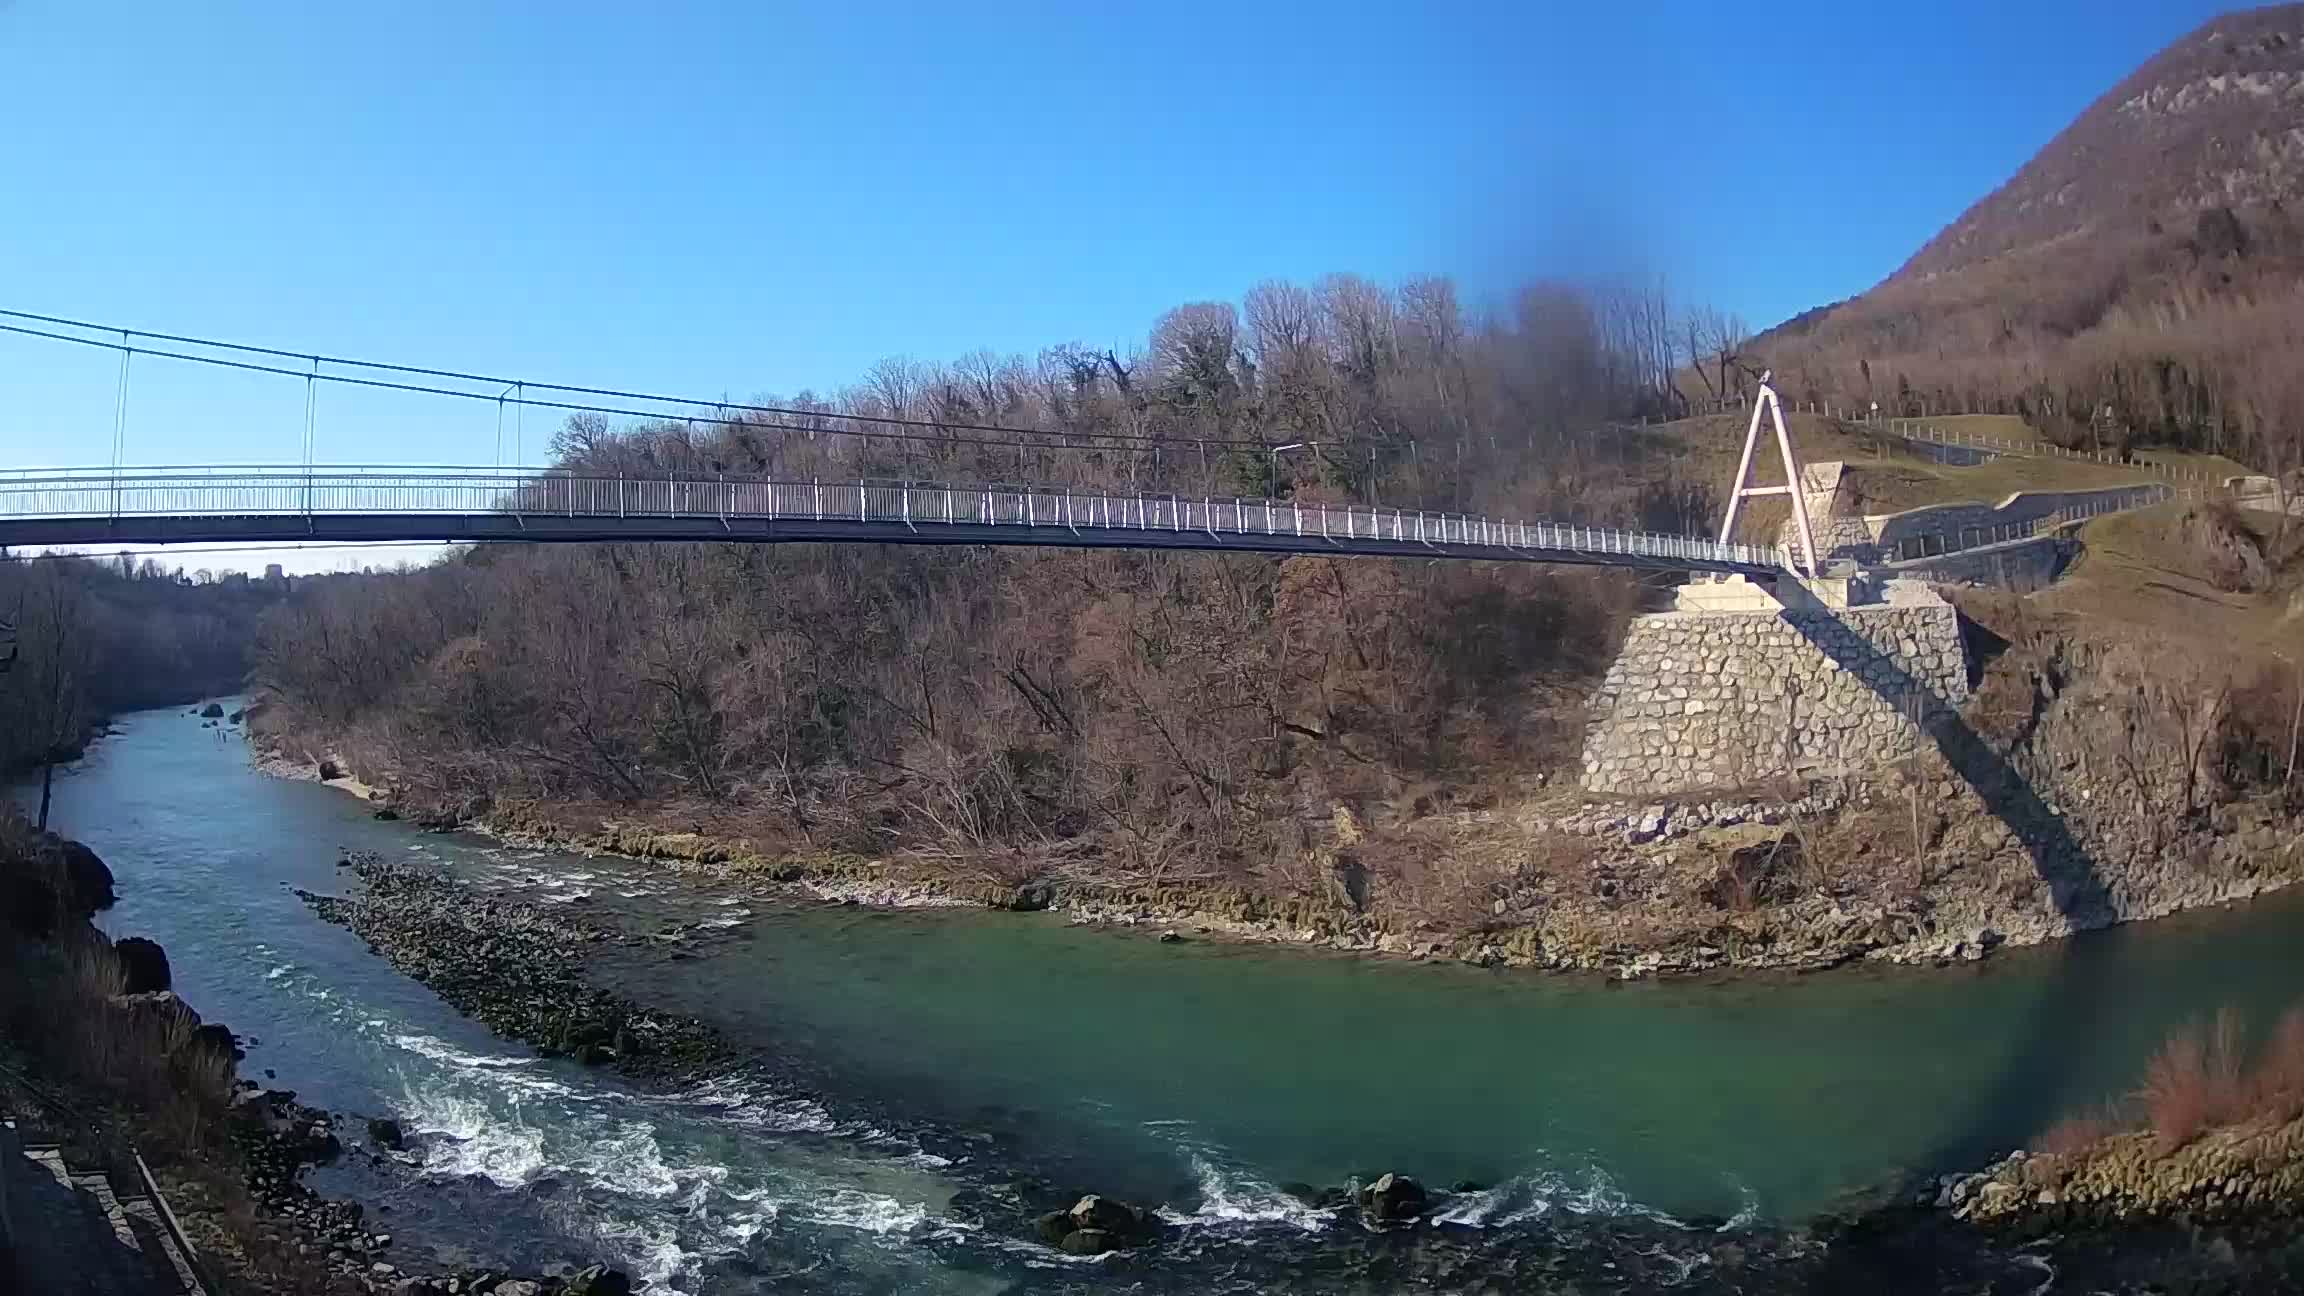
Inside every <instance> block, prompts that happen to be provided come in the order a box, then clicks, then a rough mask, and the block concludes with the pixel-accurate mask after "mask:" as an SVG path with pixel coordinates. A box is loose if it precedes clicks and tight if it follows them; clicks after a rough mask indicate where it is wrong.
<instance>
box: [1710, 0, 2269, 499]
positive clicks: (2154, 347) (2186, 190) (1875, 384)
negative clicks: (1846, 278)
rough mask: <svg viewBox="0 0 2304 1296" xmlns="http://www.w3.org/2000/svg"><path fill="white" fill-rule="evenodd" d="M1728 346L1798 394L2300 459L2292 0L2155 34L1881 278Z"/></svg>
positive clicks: (2075, 436)
mask: <svg viewBox="0 0 2304 1296" xmlns="http://www.w3.org/2000/svg"><path fill="white" fill-rule="evenodd" d="M1745 357H1746V358H1747V359H1748V360H1757V361H1759V362H1760V363H1761V364H1762V365H1766V366H1769V367H1773V368H1774V369H1775V370H1776V372H1777V374H1778V376H1779V378H1780V380H1781V385H1782V386H1784V387H1785V388H1786V389H1787V391H1788V393H1789V394H1791V395H1793V396H1794V397H1795V398H1796V399H1802V400H1820V399H1837V400H1839V401H1842V402H1844V403H1848V404H1851V405H1859V406H1861V405H1864V404H1868V403H1870V402H1872V401H1877V402H1879V404H1880V406H1881V407H1882V409H1883V410H1885V411H1890V412H1894V413H1898V414H1907V415H1933V414H1941V413H1947V412H1986V413H2001V414H2019V415H2022V416H2023V417H2025V418H2026V419H2028V420H2030V421H2031V422H2033V423H2034V424H2035V425H2037V426H2038V427H2040V428H2041V429H2042V430H2043V431H2045V432H2046V433H2047V434H2048V435H2050V436H2051V437H2053V438H2054V439H2056V440H2058V441H2060V442H2062V443H2064V444H2067V445H2070V444H2076V443H2079V442H2082V441H2087V442H2089V443H2091V444H2099V445H2113V444H2123V445H2137V444H2162V445H2176V446H2182V447H2186V448H2192V449H2199V450H2204V451H2210V452H2215V453H2222V454H2227V455H2230V456H2232V457H2234V458H2237V459H2241V460H2243V461H2245V462H2248V463H2251V464H2255V465H2258V466H2260V467H2263V468H2267V469H2271V470H2275V471H2284V470H2287V469H2290V468H2295V467H2297V466H2299V464H2304V4H2288V5H2280V6H2275V7H2272V8H2266V9H2255V10H2249V11H2245V12H2241V13H2236V14H2231V15H2227V16H2225V17H2222V18H2219V19H2216V20H2215V21H2213V22H2210V23H2208V24H2206V25H2205V26H2203V27H2201V28H2200V29H2199V30H2197V31H2195V32H2193V33H2192V34H2190V35H2188V36H2186V37H2184V38H2183V39H2182V40H2179V41H2177V42H2176V43H2175V44H2173V45H2171V46H2169V47H2168V48H2167V49H2166V50H2163V51H2162V52H2161V53H2159V54H2158V55H2155V56H2154V57H2153V58H2152V59H2151V60H2149V61H2148V62H2146V63H2145V64H2144V65H2143V66H2142V67H2140V68H2138V69H2137V70H2136V71H2135V72H2134V73H2133V74H2131V75H2130V76H2128V77H2127V78H2126V79H2124V80H2122V81H2121V82H2120V83H2119V84H2118V85H2117V86H2114V87H2113V88H2112V89H2111V91H2109V92H2108V93H2106V94H2105V95H2104V96H2103V97H2101V98H2100V99H2098V100H2097V101H2096V102H2095V103H2094V104H2093V105H2091V106H2090V107H2089V108H2088V109H2087V111H2085V112H2083V113H2082V114H2081V115H2080V116H2079V117H2078V118H2077V119H2075V120H2074V121H2073V123H2072V124H2071V125H2070V126H2068V127H2067V128H2065V130H2063V131H2062V132H2061V133H2059V134H2058V135H2057V136H2056V138H2055V139H2054V140H2052V141H2050V142H2049V144H2048V146H2047V147H2046V148H2044V149H2042V150H2041V151H2040V153H2039V154H2038V156H2036V157H2034V158H2033V159H2032V160H2031V161H2030V162H2028V163H2026V164H2025V166H2024V167H2023V168H2022V169H2021V170H2019V171H2018V172H2017V173H2016V175H2015V176H2014V177H2013V178H2011V179H2010V180H2009V181H2008V182H2007V183H2006V184H2004V185H2002V186H2001V187H2000V188H1998V189H1997V190H1995V191H1993V192H1992V193H1991V194H1990V195H1988V196H1986V197H1985V198H1984V199H1982V200H1981V201H1979V202H1978V203H1976V204H1975V205H1974V206H1973V207H1971V208H1969V210H1968V211H1967V212H1966V213H1965V214H1963V215H1962V216H1961V217H1960V219H1959V220H1957V221H1954V222H1953V223H1952V224H1951V225H1950V226H1948V227H1946V228H1945V229H1944V231H1943V232H1942V233H1940V234H1938V235H1937V236H1936V237H1935V238H1933V239H1931V240H1930V241H1929V242H1928V244H1927V245H1926V246H1925V247H1923V248H1921V249H1920V250H1919V252H1917V253H1916V254H1914V256H1913V257H1912V259H1911V260H1910V261H1909V262H1907V263H1906V264H1905V265H1904V267H1903V268H1902V269H1900V270H1898V271H1897V272H1896V273H1895V274H1894V275H1891V276H1890V277H1889V278H1888V279H1887V280H1886V281H1884V282H1882V283H1881V284H1880V285H1879V286H1877V287H1875V288H1873V289H1872V290H1871V291H1869V292H1866V293H1864V294H1862V295H1861V296H1858V297H1854V298H1851V299H1849V300H1847V301H1844V302H1838V303H1835V304H1832V305H1830V306H1824V307H1819V308H1817V309H1814V310H1810V311H1806V312H1803V313H1802V314H1800V315H1798V316H1795V317H1794V318H1792V319H1790V320H1787V321H1785V322H1784V323H1782V324H1780V325H1778V326H1776V327H1775V328H1773V329H1770V330H1768V331H1767V332H1765V333H1762V334H1761V335H1760V336H1759V337H1758V338H1756V339H1754V340H1753V342H1752V344H1751V345H1750V346H1749V347H1747V348H1746V349H1745Z"/></svg>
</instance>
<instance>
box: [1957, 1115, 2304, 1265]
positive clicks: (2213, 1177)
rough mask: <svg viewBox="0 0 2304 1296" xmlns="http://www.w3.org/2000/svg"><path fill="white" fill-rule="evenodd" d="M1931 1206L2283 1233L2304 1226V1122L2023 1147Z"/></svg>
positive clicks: (2028, 1224)
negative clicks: (2181, 1136)
mask: <svg viewBox="0 0 2304 1296" xmlns="http://www.w3.org/2000/svg"><path fill="white" fill-rule="evenodd" d="M1935 1203H1936V1205H1938V1206H1939V1207H1941V1208H1943V1209H1946V1210H1949V1211H1951V1212H1952V1213H1953V1214H1954V1215H1955V1216H1957V1217H1958V1218H1960V1219H1964V1220H1972V1221H1974V1222H1976V1223H1978V1224H1981V1225H1985V1226H1987V1227H1989V1228H1992V1229H1995V1230H1999V1231H2004V1232H2016V1233H2026V1234H2035V1233H2044V1232H2048V1231H2050V1230H2055V1229H2070V1228H2093V1229H2113V1228H2119V1229H2126V1228H2133V1227H2136V1226H2139V1225H2143V1224H2149V1223H2156V1222H2157V1223H2169V1222H2175V1221H2183V1222H2184V1223H2185V1224H2187V1225H2198V1226H2217V1227H2222V1228H2227V1229H2237V1230H2240V1231H2242V1232H2244V1233H2250V1234H2262V1235H2263V1236H2268V1237H2281V1236H2288V1235H2291V1234H2295V1233H2296V1232H2297V1231H2298V1229H2299V1226H2300V1225H2304V1118H2297V1119H2290V1120H2287V1121H2278V1120H2266V1121H2258V1122H2251V1123H2248V1124H2244V1125H2238V1126H2233V1127H2228V1128H2223V1129H2216V1130H2211V1131H2208V1132H2207V1133H2205V1134H2202V1135H2201V1136H2200V1137H2198V1138H2196V1139H2194V1140H2192V1141H2190V1142H2187V1143H2185V1144H2184V1145H2183V1146H2181V1147H2178V1148H2174V1149H2169V1148H2166V1147H2163V1146H2161V1145H2160V1144H2159V1143H2158V1142H2157V1141H2156V1137H2155V1135H2154V1134H2152V1133H2151V1132H2150V1131H2134V1132H2125V1133H2114V1134H2109V1135H2106V1136H2104V1137H2103V1138H2100V1139H2098V1140H2095V1141H2094V1142H2092V1143H2089V1144H2088V1145H2086V1146H2083V1147H2080V1148H2075V1149H2071V1150H2068V1151H2061V1152H2017V1153H2012V1154H2010V1155H2009V1156H2008V1157H2007V1158H2005V1159H2003V1160H2002V1161H2000V1162H1998V1163H1997V1164H1995V1165H1993V1166H1990V1167H1988V1168H1986V1169H1985V1170H1982V1171H1980V1172H1977V1173H1974V1174H1965V1175H1954V1176H1950V1177H1948V1178H1946V1179H1945V1180H1943V1181H1942V1182H1941V1183H1940V1184H1939V1186H1938V1188H1937V1191H1936V1196H1935Z"/></svg>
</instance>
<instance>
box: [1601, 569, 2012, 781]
mask: <svg viewBox="0 0 2304 1296" xmlns="http://www.w3.org/2000/svg"><path fill="white" fill-rule="evenodd" d="M1967 697H1968V662H1967V657H1966V654H1965V652H1964V650H1963V648H1962V646H1961V639H1960V616H1959V613H1958V612H1956V611H1955V610H1954V609H1953V608H1952V606H1951V604H1949V603H1946V602H1945V601H1944V600H1943V599H1942V598H1941V597H1939V596H1937V595H1934V594H1924V595H1922V596H1920V597H1918V598H1916V599H1914V600H1913V601H1910V602H1907V603H1904V604H1900V605H1894V606H1882V607H1862V608H1849V609H1844V610H1837V611H1834V610H1826V609H1818V608H1802V609H1797V610H1794V609H1780V610H1777V611H1771V612H1666V613H1659V614H1656V615H1653V616H1644V617H1641V618H1639V619H1637V620H1636V621H1634V622H1633V624H1632V628H1631V632H1630V633H1629V634H1628V635H1627V636H1626V638H1625V640H1624V648H1623V651H1622V652H1621V653H1619V654H1618V656H1617V658H1616V661H1615V663H1614V664H1613V665H1611V666H1610V667H1609V669H1608V674H1607V677H1606V679H1605V680H1604V681H1603V682H1602V685H1601V688H1600V692H1599V694H1598V695H1597V696H1596V697H1595V699H1594V701H1593V710H1592V719H1591V724H1590V728H1589V729H1588V730H1587V732H1586V735H1585V743H1584V769H1583V782H1584V787H1585V789H1586V790H1587V791H1591V792H1597V793H1604V794H1610V795H1621V796H1648V795H1662V794H1668V793H1676V792H1683V791H1692V790H1696V789H1702V788H1714V787H1734V786H1741V785H1749V784H1752V783H1756V782H1759V781H1761V780H1764V779H1771V778H1780V777H1784V776H1787V775H1792V776H1814V775H1818V774H1827V773H1838V772H1842V771H1849V770H1857V769H1863V768H1866V767H1868V766H1872V765H1876V764H1878V763H1880V762H1881V761H1883V760H1888V759H1893V758H1894V757H1897V756H1900V755H1903V754H1905V753H1907V752H1909V751H1911V750H1912V749H1913V747H1914V746H1915V745H1916V744H1918V743H1919V742H1920V741H1922V739H1923V737H1924V728H1923V726H1924V725H1925V724H1927V723H1928V722H1929V721H1930V720H1931V719H1932V718H1933V717H1934V716H1935V715H1936V714H1937V713H1938V712H1940V711H1941V710H1943V709H1945V708H1951V707H1957V706H1959V705H1960V704H1961V703H1962V702H1964V701H1965V700H1966V699H1967Z"/></svg>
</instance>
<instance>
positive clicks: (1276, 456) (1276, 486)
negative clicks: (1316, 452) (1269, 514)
mask: <svg viewBox="0 0 2304 1296" xmlns="http://www.w3.org/2000/svg"><path fill="white" fill-rule="evenodd" d="M1319 444H1320V443H1319V442H1317V441H1291V442H1289V443H1288V444H1286V445H1277V446H1274V447H1272V498H1274V499H1278V498H1279V497H1280V456H1281V455H1282V454H1283V453H1285V452H1286V451H1289V450H1305V449H1311V448H1315V447H1317V446H1318V445H1319Z"/></svg>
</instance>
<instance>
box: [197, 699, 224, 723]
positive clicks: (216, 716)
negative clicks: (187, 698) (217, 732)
mask: <svg viewBox="0 0 2304 1296" xmlns="http://www.w3.org/2000/svg"><path fill="white" fill-rule="evenodd" d="M200 718H201V719H203V720H221V719H223V718H224V706H223V704H222V703H220V702H211V703H209V704H208V705H206V706H204V707H202V708H200Z"/></svg>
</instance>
